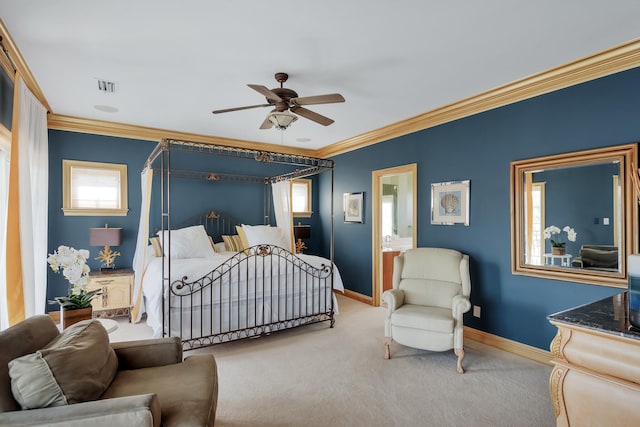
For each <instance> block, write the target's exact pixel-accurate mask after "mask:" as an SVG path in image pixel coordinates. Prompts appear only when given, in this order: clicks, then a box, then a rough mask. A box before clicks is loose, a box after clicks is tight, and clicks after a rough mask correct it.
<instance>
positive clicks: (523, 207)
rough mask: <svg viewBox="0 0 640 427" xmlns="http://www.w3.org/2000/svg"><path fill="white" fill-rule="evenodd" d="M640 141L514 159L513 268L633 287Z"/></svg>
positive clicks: (537, 274)
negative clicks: (630, 264)
mask: <svg viewBox="0 0 640 427" xmlns="http://www.w3.org/2000/svg"><path fill="white" fill-rule="evenodd" d="M637 159H638V147H637V144H635V143H633V144H625V145H617V146H612V147H604V148H597V149H592V150H585V151H577V152H571V153H564V154H557V155H552V156H545V157H537V158H532V159H525V160H517V161H513V162H511V272H512V273H513V274H519V275H526V276H534V277H542V278H548V279H557V280H567V281H571V282H579V283H589V284H594V285H602V286H612V287H618V288H626V287H627V280H628V278H627V257H628V256H629V255H630V254H632V253H637V252H638V236H637V234H638V229H637V228H638V226H637V224H638V203H637V201H636V197H635V194H634V190H633V185H632V183H631V182H630V177H631V173H637V172H636V171H634V168H635V165H636V164H637Z"/></svg>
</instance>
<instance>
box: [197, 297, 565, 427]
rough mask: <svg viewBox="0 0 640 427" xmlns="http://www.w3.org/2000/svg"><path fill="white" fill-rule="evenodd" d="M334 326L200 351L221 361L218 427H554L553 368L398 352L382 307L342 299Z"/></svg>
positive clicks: (474, 347)
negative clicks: (460, 367)
mask: <svg viewBox="0 0 640 427" xmlns="http://www.w3.org/2000/svg"><path fill="white" fill-rule="evenodd" d="M339 304H340V315H338V316H337V319H336V325H335V328H333V329H330V328H329V327H328V326H329V325H328V323H320V324H316V325H310V326H305V327H302V328H298V329H294V330H289V331H283V332H278V333H274V334H272V335H270V336H268V337H262V338H257V339H249V340H242V341H237V342H233V343H226V344H221V345H217V346H214V347H209V348H207V349H200V350H196V351H192V352H187V353H186V355H187V356H188V355H189V354H190V353H196V352H203V351H211V352H213V353H214V354H215V356H216V359H217V361H218V373H219V390H220V392H219V399H218V414H217V417H216V426H221V427H225V426H226V427H236V426H296V427H297V426H517V427H526V426H553V425H555V418H554V415H553V407H552V405H551V401H550V398H549V392H548V378H549V374H550V372H551V368H550V367H549V366H546V365H543V364H540V363H537V362H534V361H530V360H528V359H524V358H521V357H519V356H515V355H513V354H510V353H507V352H503V351H500V350H497V349H494V348H492V347H488V346H486V345H483V344H480V343H476V342H474V341H469V340H467V342H466V343H465V350H466V357H465V359H464V366H465V368H466V371H467V372H466V373H465V374H464V375H460V374H458V373H457V372H456V357H455V356H454V354H453V351H449V352H444V353H431V352H427V351H421V350H415V349H411V348H407V347H402V346H400V345H398V344H396V343H394V344H392V346H391V352H392V359H391V360H385V359H384V358H383V354H384V351H383V344H382V339H383V330H384V328H383V323H384V321H383V318H384V309H383V308H373V307H371V306H368V305H366V304H362V303H359V302H356V301H354V300H351V299H348V298H343V297H340V298H339Z"/></svg>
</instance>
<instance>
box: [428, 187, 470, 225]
mask: <svg viewBox="0 0 640 427" xmlns="http://www.w3.org/2000/svg"><path fill="white" fill-rule="evenodd" d="M469 182H470V181H469V180H466V181H450V182H439V183H434V184H431V224H441V225H453V224H464V225H466V226H468V225H469Z"/></svg>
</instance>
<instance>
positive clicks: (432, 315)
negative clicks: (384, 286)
mask: <svg viewBox="0 0 640 427" xmlns="http://www.w3.org/2000/svg"><path fill="white" fill-rule="evenodd" d="M470 293H471V280H470V278H469V256H468V255H465V254H462V253H460V252H458V251H454V250H451V249H440V248H416V249H409V250H408V251H406V252H405V253H404V254H401V255H398V256H396V257H395V259H394V263H393V289H390V290H388V291H386V292H385V293H384V294H382V298H383V300H384V301H385V302H386V303H387V306H388V311H387V316H386V318H385V324H384V329H385V340H384V345H385V359H389V358H390V357H391V352H390V349H389V345H390V343H391V341H396V342H397V343H399V344H402V345H406V346H408V347H414V348H420V349H423V350H430V351H446V350H450V349H454V351H455V354H456V355H457V356H458V372H459V373H461V374H462V373H464V370H463V369H462V359H463V358H464V349H463V327H464V325H463V321H462V315H463V314H464V313H466V312H467V311H469V309H470V308H471V302H470V301H469V294H470Z"/></svg>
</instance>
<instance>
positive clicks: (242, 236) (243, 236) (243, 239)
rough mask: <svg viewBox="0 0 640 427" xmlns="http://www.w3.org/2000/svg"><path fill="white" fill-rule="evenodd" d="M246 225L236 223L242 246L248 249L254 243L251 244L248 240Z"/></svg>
mask: <svg viewBox="0 0 640 427" xmlns="http://www.w3.org/2000/svg"><path fill="white" fill-rule="evenodd" d="M243 227H244V225H236V232H237V233H238V237H240V241H241V242H242V248H243V249H247V248H250V247H251V246H252V245H250V244H249V241H248V240H247V235H246V234H245V232H244V228H243Z"/></svg>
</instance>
